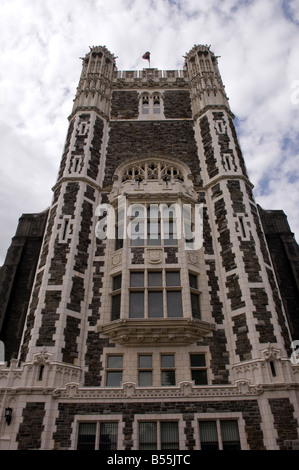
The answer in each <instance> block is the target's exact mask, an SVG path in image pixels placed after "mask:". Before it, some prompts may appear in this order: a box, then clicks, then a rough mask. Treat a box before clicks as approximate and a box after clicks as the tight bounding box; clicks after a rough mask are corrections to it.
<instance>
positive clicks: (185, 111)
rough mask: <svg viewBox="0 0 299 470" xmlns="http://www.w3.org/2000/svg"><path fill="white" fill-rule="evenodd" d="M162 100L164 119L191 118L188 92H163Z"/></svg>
mask: <svg viewBox="0 0 299 470" xmlns="http://www.w3.org/2000/svg"><path fill="white" fill-rule="evenodd" d="M163 100H164V115H165V117H166V119H180V118H182V119H188V118H192V111H191V100H190V92H189V91H188V90H173V91H165V92H164V94H163Z"/></svg>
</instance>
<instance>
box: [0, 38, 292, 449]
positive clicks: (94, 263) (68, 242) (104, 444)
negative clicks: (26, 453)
mask: <svg viewBox="0 0 299 470" xmlns="http://www.w3.org/2000/svg"><path fill="white" fill-rule="evenodd" d="M182 52H183V51H182ZM146 57H149V55H147V56H146ZM116 59H117V58H116V57H115V56H114V55H113V54H112V53H111V52H109V50H108V49H107V48H106V47H105V46H103V47H102V46H97V47H91V48H90V50H89V52H88V53H87V54H86V55H85V57H84V58H82V73H81V77H80V80H79V84H78V88H77V91H76V96H75V99H74V104H73V109H72V110H70V111H71V114H70V116H69V127H68V131H67V135H66V139H65V145H64V148H63V149H62V157H61V164H60V167H59V169H58V174H57V180H56V181H53V182H49V186H53V199H52V201H49V204H50V206H49V208H46V209H45V210H44V212H42V213H38V214H23V215H22V216H21V217H20V219H19V223H18V227H17V230H16V233H15V236H14V237H13V239H12V241H11V245H10V247H9V248H8V251H7V255H6V259H5V262H4V265H3V266H2V267H1V269H0V331H1V334H0V340H1V343H0V346H1V354H2V357H1V363H0V412H1V416H0V449H3V450H25V449H28V450H30V449H36V450H84V449H86V450H111V451H121V450H126V451H136V450H137V451H142V450H148V451H153V450H156V451H164V450H170V451H173V450H175V449H179V450H180V451H197V450H296V449H298V448H299V436H298V429H299V427H298V425H299V423H298V420H299V356H298V357H297V351H296V349H297V347H299V247H298V244H297V243H296V241H295V238H294V234H293V233H292V232H291V229H290V227H289V225H288V221H287V217H286V215H285V214H284V212H283V211H281V210H266V209H264V208H261V207H260V206H259V205H258V204H257V203H256V201H255V198H254V195H253V185H252V183H251V182H250V179H249V176H248V173H247V170H246V165H245V161H244V157H243V155H242V151H241V149H240V145H239V142H238V136H237V133H236V128H235V125H234V115H233V113H232V111H231V109H230V106H229V102H228V98H227V96H226V93H225V89H224V85H223V82H222V79H221V76H220V72H219V69H218V61H217V56H216V55H215V54H214V53H213V52H212V51H211V50H210V46H206V45H195V46H194V47H193V48H192V49H191V50H190V51H189V52H188V53H186V54H185V55H184V66H183V69H182V70H158V69H156V68H151V67H150V64H149V67H148V68H144V69H143V70H139V71H119V70H118V69H117V66H116Z"/></svg>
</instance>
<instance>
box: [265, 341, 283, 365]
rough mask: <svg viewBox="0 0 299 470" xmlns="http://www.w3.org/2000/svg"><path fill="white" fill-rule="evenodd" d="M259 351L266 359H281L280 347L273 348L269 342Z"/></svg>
mask: <svg viewBox="0 0 299 470" xmlns="http://www.w3.org/2000/svg"><path fill="white" fill-rule="evenodd" d="M261 353H262V356H263V358H264V359H265V360H266V361H274V360H276V359H281V351H280V349H277V348H274V347H273V346H272V345H271V344H270V343H268V346H267V348H266V349H262V351H261Z"/></svg>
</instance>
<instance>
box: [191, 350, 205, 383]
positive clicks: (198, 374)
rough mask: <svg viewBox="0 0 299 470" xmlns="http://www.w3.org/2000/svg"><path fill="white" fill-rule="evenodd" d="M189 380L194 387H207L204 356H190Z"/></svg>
mask: <svg viewBox="0 0 299 470" xmlns="http://www.w3.org/2000/svg"><path fill="white" fill-rule="evenodd" d="M190 366H191V379H192V380H194V383H195V385H207V383H208V377H207V366H206V358H205V355H204V354H190Z"/></svg>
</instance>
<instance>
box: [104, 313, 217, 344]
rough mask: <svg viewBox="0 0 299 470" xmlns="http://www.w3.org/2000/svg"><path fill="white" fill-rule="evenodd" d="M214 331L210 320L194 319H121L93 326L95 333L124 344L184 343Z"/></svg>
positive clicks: (191, 341) (189, 342) (192, 341)
mask: <svg viewBox="0 0 299 470" xmlns="http://www.w3.org/2000/svg"><path fill="white" fill-rule="evenodd" d="M214 330H215V325H214V324H213V323H208V322H205V321H202V320H197V319H195V318H159V319H138V320H135V319H121V320H116V321H114V322H110V323H107V324H105V325H103V324H98V325H97V332H98V333H100V334H102V335H105V336H108V337H109V338H110V339H111V341H113V342H115V343H118V344H122V345H126V346H137V345H140V344H142V345H159V346H170V345H174V346H184V345H187V344H191V343H194V342H195V341H198V340H199V339H201V338H202V337H203V336H206V335H208V334H209V333H211V332H212V331H214Z"/></svg>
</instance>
